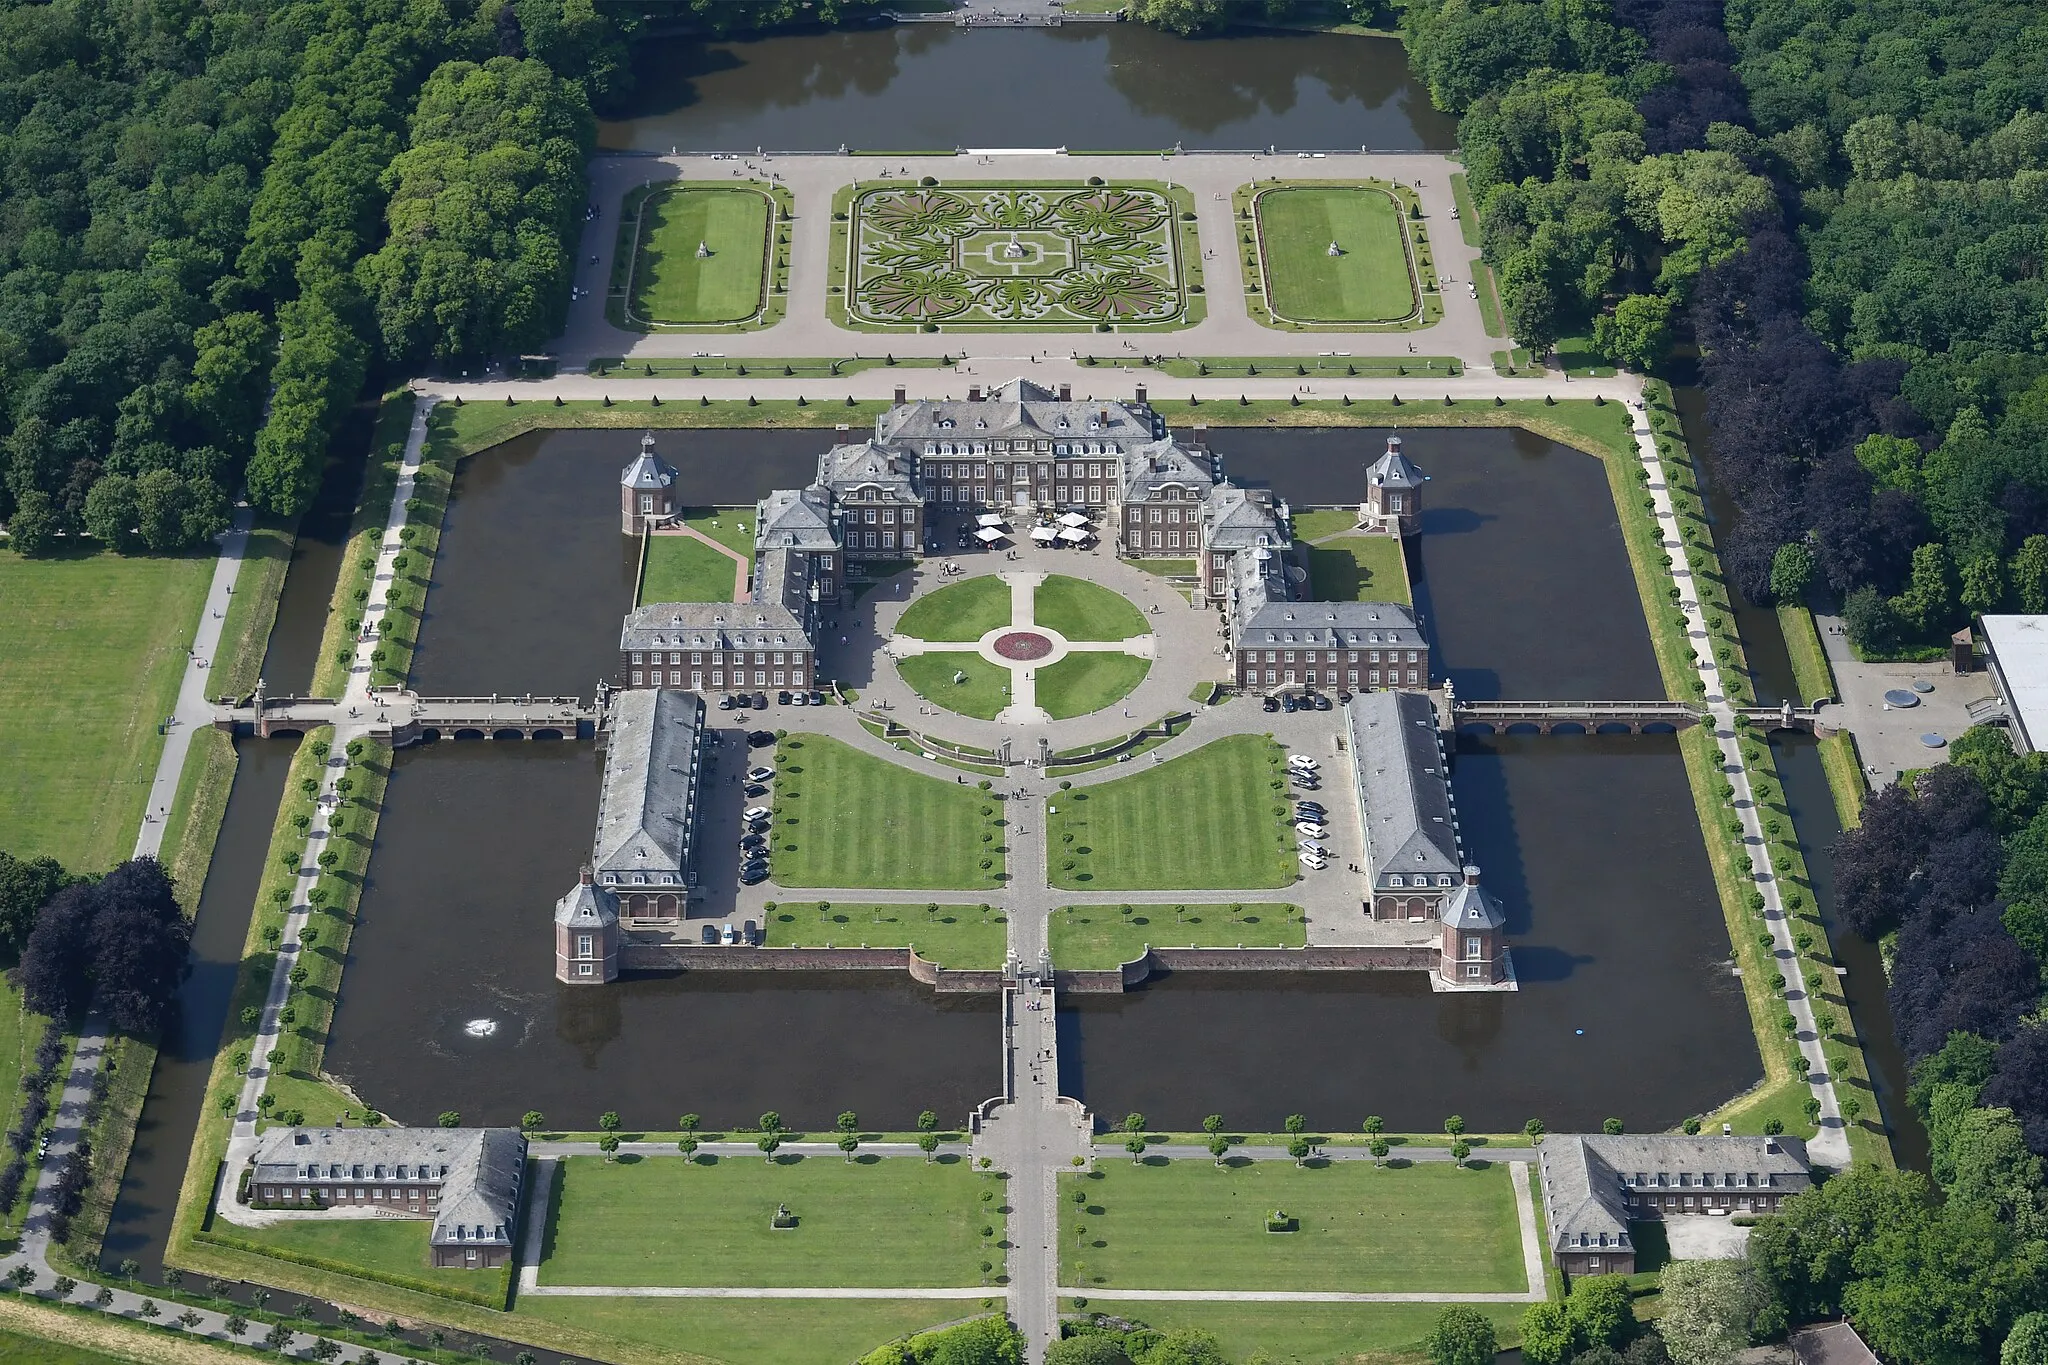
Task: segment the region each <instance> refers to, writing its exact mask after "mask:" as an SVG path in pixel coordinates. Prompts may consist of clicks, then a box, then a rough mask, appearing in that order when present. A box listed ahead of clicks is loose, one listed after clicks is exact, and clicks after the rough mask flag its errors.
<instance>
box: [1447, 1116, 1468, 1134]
mask: <svg viewBox="0 0 2048 1365" xmlns="http://www.w3.org/2000/svg"><path fill="white" fill-rule="evenodd" d="M1464 1131H1465V1120H1464V1117H1463V1116H1462V1115H1458V1114H1453V1115H1451V1116H1450V1117H1449V1118H1447V1119H1445V1120H1444V1132H1445V1133H1447V1134H1449V1135H1450V1136H1452V1137H1456V1136H1458V1134H1460V1133H1462V1132H1464Z"/></svg>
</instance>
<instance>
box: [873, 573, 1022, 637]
mask: <svg viewBox="0 0 2048 1365" xmlns="http://www.w3.org/2000/svg"><path fill="white" fill-rule="evenodd" d="M1009 624H1010V585H1009V584H1008V583H1005V582H1004V581H1003V580H1002V579H1000V578H997V577H995V576H994V575H993V574H988V575H984V576H982V577H980V578H970V579H968V580H967V581H966V582H964V583H953V584H949V585H948V586H946V587H943V588H940V589H938V590H937V591H935V592H928V593H926V594H925V595H924V596H922V597H920V598H918V599H917V600H916V601H915V602H912V603H911V604H910V606H909V608H908V609H907V610H905V611H904V613H903V615H902V617H901V618H900V619H899V620H898V621H897V622H896V633H897V634H898V635H908V636H910V637H911V638H912V639H916V640H937V641H940V642H942V643H953V642H957V641H974V640H979V639H980V638H981V637H982V636H984V635H986V634H988V633H989V632H990V631H992V630H995V629H997V628H998V627H1001V626H1007V625H1009Z"/></svg>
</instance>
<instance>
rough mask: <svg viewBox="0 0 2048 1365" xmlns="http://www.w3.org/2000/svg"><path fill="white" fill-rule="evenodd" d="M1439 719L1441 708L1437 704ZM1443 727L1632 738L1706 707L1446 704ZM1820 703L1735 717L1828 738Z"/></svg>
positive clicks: (1696, 716) (1679, 724) (1676, 725)
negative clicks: (1621, 735) (1446, 725)
mask: <svg viewBox="0 0 2048 1365" xmlns="http://www.w3.org/2000/svg"><path fill="white" fill-rule="evenodd" d="M1437 709H1438V713H1439V714H1440V715H1441V714H1442V713H1443V712H1444V711H1445V709H1446V704H1445V703H1444V702H1443V701H1441V700H1439V702H1438V708H1437ZM1448 710H1449V720H1450V725H1449V728H1450V729H1452V730H1454V731H1463V732H1471V731H1475V730H1482V729H1483V730H1485V731H1487V732H1488V733H1490V734H1508V733H1510V732H1512V731H1514V730H1516V729H1522V728H1527V729H1533V730H1535V731H1536V733H1537V734H1540V735H1548V734H1553V733H1558V732H1563V733H1567V734H1601V733H1607V734H1616V733H1623V732H1626V733H1628V734H1632V735H1639V734H1643V733H1644V732H1646V731H1652V730H1655V731H1664V730H1682V729H1685V728H1686V727H1687V726H1691V725H1698V724H1700V723H1701V722H1702V721H1704V720H1706V719H1707V708H1706V707H1704V706H1701V705H1698V704H1696V703H1693V702H1683V701H1466V700H1464V699H1463V698H1462V697H1461V698H1457V699H1456V700H1453V701H1451V702H1449V703H1448ZM1824 710H1825V704H1820V705H1815V706H1794V705H1792V704H1791V703H1789V702H1787V703H1785V704H1784V705H1782V706H1745V707H1740V708H1737V711H1736V714H1737V715H1739V716H1742V717H1743V718H1745V719H1746V720H1748V721H1749V722H1750V723H1752V724H1754V725H1756V726H1758V727H1760V728H1762V729H1765V730H1798V731H1802V732H1804V733H1807V734H1817V735H1822V736H1826V735H1830V734H1833V733H1834V732H1835V727H1834V726H1833V725H1831V724H1830V723H1829V721H1828V719H1825V718H1824V717H1823V712H1824Z"/></svg>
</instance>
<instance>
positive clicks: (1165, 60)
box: [598, 24, 1457, 153]
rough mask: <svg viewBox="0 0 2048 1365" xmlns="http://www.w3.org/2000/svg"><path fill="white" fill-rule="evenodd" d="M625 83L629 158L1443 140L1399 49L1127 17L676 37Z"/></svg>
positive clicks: (620, 135)
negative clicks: (1209, 33) (1195, 32)
mask: <svg viewBox="0 0 2048 1365" xmlns="http://www.w3.org/2000/svg"><path fill="white" fill-rule="evenodd" d="M634 74H635V77H636V80H637V89H636V93H635V96H634V99H633V101H632V105H631V107H630V108H629V109H627V110H626V111H625V112H624V115H623V116H622V117H619V118H616V119H612V120H610V121H607V122H605V123H604V124H602V125H601V127H600V129H599V134H598V137H599V144H600V145H601V146H603V147H606V148H612V149H623V150H633V151H643V152H664V153H665V152H667V151H669V150H670V149H671V148H678V149H681V150H683V151H752V150H754V149H755V148H757V147H765V148H767V149H768V150H769V151H790V152H796V151H814V152H815V151H833V150H836V149H838V148H839V147H841V146H842V145H844V146H850V147H855V148H867V149H880V150H884V151H917V150H925V151H940V150H944V151H951V150H952V149H953V148H955V147H1073V148H1077V149H1090V150H1098V151H1119V150H1143V149H1149V148H1166V147H1172V146H1174V145H1175V144H1177V143H1179V144H1185V145H1186V146H1187V147H1190V148H1198V147H1199V148H1226V149H1239V150H1249V149H1254V148H1264V147H1268V146H1278V147H1280V148H1282V149H1283V150H1293V149H1300V148H1313V149H1318V150H1322V151H1338V150H1353V149H1356V148H1359V147H1367V148H1371V149H1372V150H1375V151H1448V150H1450V149H1451V148H1453V147H1455V146H1456V145H1457V120H1456V119H1454V118H1452V117H1450V116H1448V115H1446V114H1442V113H1439V112H1438V111H1437V110H1435V109H1433V108H1432V107H1431V106H1430V103H1429V95H1428V92H1427V91H1426V90H1425V89H1424V88H1423V86H1422V84H1421V83H1420V82H1419V81H1417V80H1416V79H1415V78H1414V76H1413V75H1412V74H1410V72H1409V70H1408V62H1407V58H1406V55H1405V54H1404V53H1403V52H1402V50H1401V45H1400V43H1398V42H1396V41H1394V40H1392V39H1386V38H1346V37H1332V36H1329V35H1324V34H1287V33H1235V34H1232V35H1231V36H1230V37H1229V38H1228V39H1225V40H1214V39H1211V40H1205V41H1190V40H1188V39H1184V38H1175V37H1173V36H1171V35H1170V34H1165V33H1161V32H1159V31H1158V30H1157V29H1151V28H1146V27H1144V26H1143V25H1140V24H1101V25H1098V24H1075V25H1071V26H1067V27H1063V28H1057V29H1017V30H1008V31H994V30H988V29H980V30H973V29H969V30H961V29H955V28H953V27H951V26H949V25H940V24H906V25H903V26H900V27H896V28H879V29H864V30H854V31H844V32H816V33H797V34H777V35H774V36H772V37H766V38H757V39H750V40H744V41H722V42H704V41H701V40H697V39H672V40H667V41H660V40H657V41H652V42H646V43H642V44H640V45H639V46H638V48H637V49H636V61H635V66H634Z"/></svg>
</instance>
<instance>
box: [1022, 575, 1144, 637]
mask: <svg viewBox="0 0 2048 1365" xmlns="http://www.w3.org/2000/svg"><path fill="white" fill-rule="evenodd" d="M1031 617H1032V619H1033V620H1034V621H1036V622H1037V623H1038V624H1039V625H1041V626H1044V627H1045V628H1046V629H1047V630H1052V631H1057V632H1059V633H1060V634H1061V635H1064V636H1066V637H1067V638H1068V639H1069V640H1082V641H1094V640H1128V639H1130V638H1131V637H1132V636H1133V635H1150V634H1151V633H1152V627H1151V626H1149V625H1147V624H1146V623H1145V615H1144V613H1143V612H1141V611H1139V610H1138V609H1137V607H1135V606H1133V605H1132V604H1131V603H1130V602H1129V601H1128V600H1126V599H1125V598H1123V597H1121V596H1119V595H1118V594H1116V593H1113V592H1111V591H1110V590H1109V589H1108V588H1105V587H1103V586H1101V585H1100V584H1097V583H1090V582H1088V581H1087V580H1086V579H1081V578H1070V577H1068V576H1067V575H1066V574H1059V573H1056V574H1054V575H1052V576H1051V577H1050V578H1048V579H1046V580H1045V581H1044V582H1043V583H1040V584H1039V585H1038V589H1037V591H1036V592H1035V593H1034V594H1033V596H1032V601H1031Z"/></svg>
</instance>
